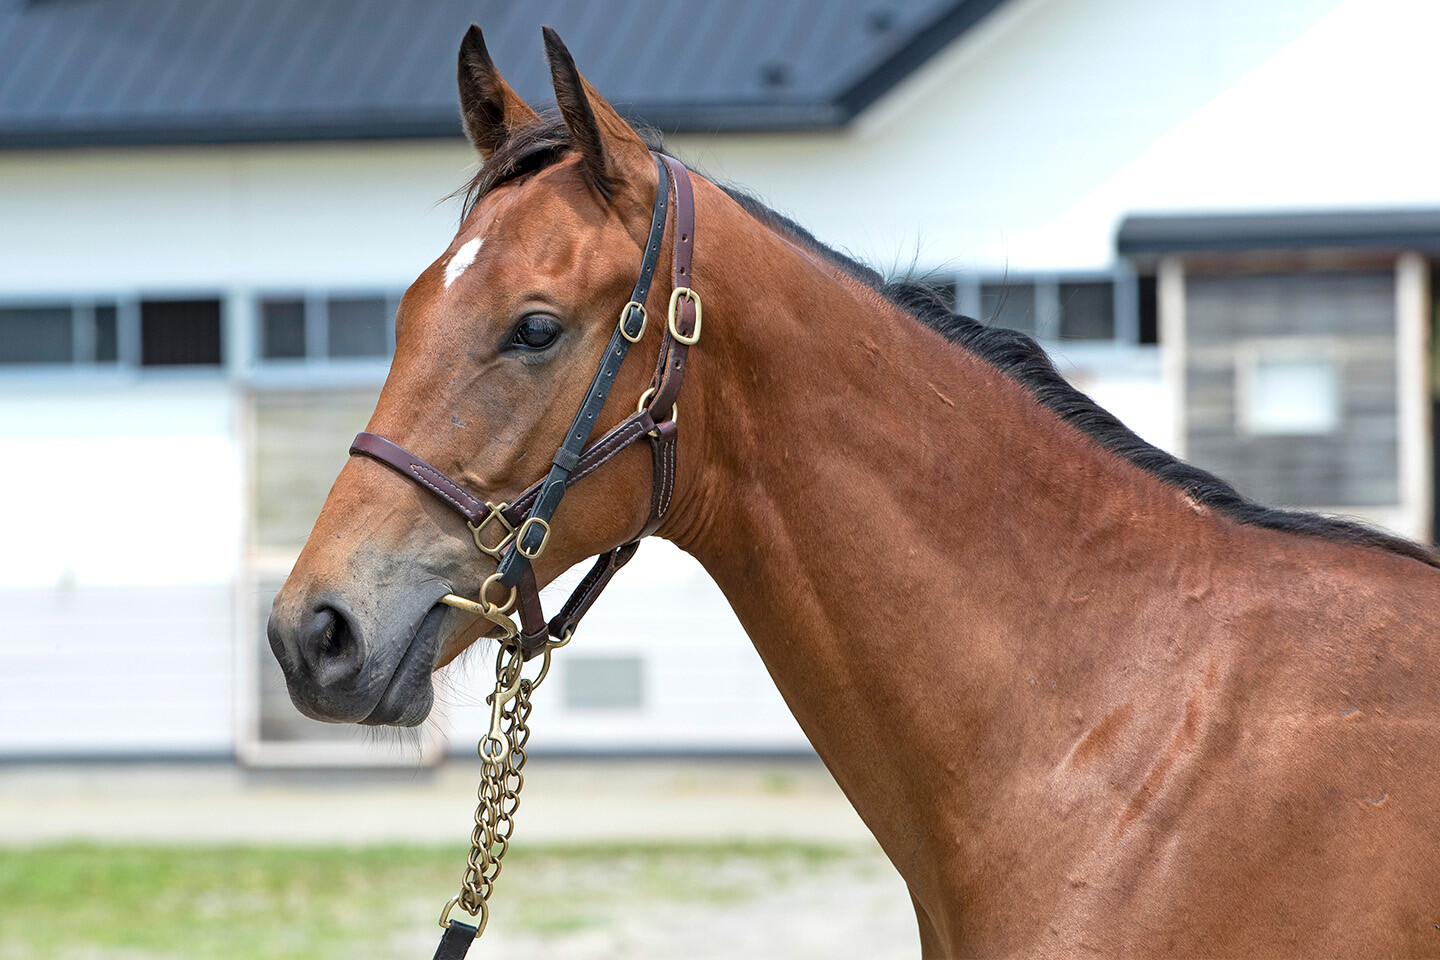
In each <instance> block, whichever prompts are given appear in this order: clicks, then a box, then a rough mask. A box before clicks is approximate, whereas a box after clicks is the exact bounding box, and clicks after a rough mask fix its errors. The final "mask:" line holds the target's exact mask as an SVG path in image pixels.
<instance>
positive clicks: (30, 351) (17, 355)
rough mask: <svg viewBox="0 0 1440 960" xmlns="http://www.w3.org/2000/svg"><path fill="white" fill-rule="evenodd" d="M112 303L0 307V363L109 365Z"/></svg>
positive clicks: (113, 343)
mask: <svg viewBox="0 0 1440 960" xmlns="http://www.w3.org/2000/svg"><path fill="white" fill-rule="evenodd" d="M118 352H119V351H118V336H117V331H116V310H115V305H114V304H113V303H109V304H98V305H93V304H80V303H48V304H17V305H13V306H0V366H6V367H8V366H12V365H14V366H19V365H27V364H75V363H114V362H115V359H116V356H117V354H118Z"/></svg>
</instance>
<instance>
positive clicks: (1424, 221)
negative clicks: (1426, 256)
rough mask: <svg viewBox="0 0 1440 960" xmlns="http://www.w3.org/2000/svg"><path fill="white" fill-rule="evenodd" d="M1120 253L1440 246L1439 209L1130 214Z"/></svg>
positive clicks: (1123, 225) (1118, 244)
mask: <svg viewBox="0 0 1440 960" xmlns="http://www.w3.org/2000/svg"><path fill="white" fill-rule="evenodd" d="M1116 248H1117V249H1118V250H1119V252H1120V254H1121V255H1122V256H1132V257H1144V256H1159V255H1163V254H1167V253H1203V252H1210V251H1227V252H1228V251H1242V250H1257V251H1258V250H1327V249H1329V250H1334V249H1347V250H1366V249H1370V250H1373V249H1383V250H1417V251H1434V250H1440V210H1370V211H1353V212H1326V213H1246V214H1221V215H1209V214H1207V215H1199V216H1164V217H1157V216H1135V217H1127V218H1126V219H1125V221H1124V222H1123V223H1121V224H1120V235H1119V237H1118V238H1117V240H1116Z"/></svg>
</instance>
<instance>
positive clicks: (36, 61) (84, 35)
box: [0, 0, 1440, 764]
mask: <svg viewBox="0 0 1440 960" xmlns="http://www.w3.org/2000/svg"><path fill="white" fill-rule="evenodd" d="M472 20H474V21H477V22H479V23H480V24H481V25H482V26H483V27H484V28H485V31H486V36H487V40H488V43H489V46H490V49H491V51H492V53H493V54H494V56H495V58H496V61H497V63H498V64H499V66H500V69H501V70H502V72H504V73H505V75H506V76H507V78H508V79H509V80H510V82H511V83H512V85H514V86H515V87H516V88H517V89H518V90H519V91H520V93H521V94H522V95H524V96H526V97H527V99H529V100H530V101H531V102H532V103H535V104H537V105H539V104H543V103H544V102H545V101H546V100H547V99H548V98H549V94H548V89H549V87H548V73H547V69H546V66H545V62H544V58H543V55H542V52H541V47H540V39H539V30H538V26H539V24H540V23H541V22H547V23H551V24H552V25H554V26H555V27H556V28H557V29H558V30H559V31H560V33H561V35H562V36H563V37H564V38H565V39H566V41H567V43H568V44H569V45H570V47H571V49H572V51H573V52H574V53H575V55H576V59H577V61H578V63H579V65H580V67H581V69H582V70H583V71H584V72H585V73H586V74H587V76H588V77H589V78H590V79H591V80H592V81H593V82H594V83H595V84H596V85H597V87H599V88H600V89H601V90H602V91H603V92H605V93H606V94H607V95H608V96H609V97H610V98H611V99H612V101H613V102H615V103H616V105H617V106H619V107H621V108H622V109H623V110H625V111H626V112H627V113H628V114H629V115H631V116H633V117H636V118H639V119H643V120H645V121H647V122H650V123H652V124H654V125H656V126H658V127H660V128H661V129H662V130H664V131H666V133H667V135H668V143H669V144H670V146H671V148H672V149H673V150H674V151H675V152H677V153H678V154H679V155H681V156H682V157H684V158H685V159H687V160H688V161H689V162H691V163H692V164H693V165H694V166H696V167H697V168H698V169H699V170H701V171H702V172H704V173H706V174H707V175H709V176H712V177H715V178H718V179H721V180H725V181H733V182H735V183H738V184H743V185H745V186H747V187H748V188H750V189H752V190H754V191H755V192H756V193H757V194H758V195H759V196H760V197H761V198H763V199H764V200H766V201H767V202H769V203H771V204H772V205H773V206H775V207H776V208H777V209H779V210H781V211H782V212H784V213H786V214H789V215H791V216H793V217H794V218H795V219H797V220H798V221H799V222H801V223H802V224H804V225H805V226H807V227H808V228H810V229H811V230H812V231H813V232H814V233H815V234H816V235H817V236H818V237H820V238H821V239H823V240H825V241H827V242H829V243H832V244H834V245H836V246H837V247H839V248H841V249H843V250H846V251H848V252H851V253H853V254H855V255H857V256H859V257H860V258H862V259H865V260H867V261H869V262H871V263H873V264H875V265H876V266H878V267H880V268H882V269H895V270H907V269H913V270H915V271H917V272H919V273H921V274H923V275H924V276H926V277H927V278H928V279H929V280H930V282H933V283H935V284H936V285H937V286H939V287H941V288H942V289H944V290H945V291H946V292H947V293H948V294H949V295H951V296H953V297H954V299H955V302H956V304H957V308H958V309H960V310H961V311H962V312H966V313H969V314H970V315H972V316H977V317H982V318H985V319H987V320H989V321H990V322H994V323H997V324H1004V325H1008V326H1014V327H1018V328H1021V329H1024V330H1027V331H1028V332H1031V333H1032V334H1034V335H1035V336H1037V337H1038V338H1039V339H1041V341H1042V342H1044V343H1045V344H1046V345H1047V346H1048V347H1050V348H1051V350H1052V354H1053V355H1054V356H1055V358H1056V361H1057V364H1058V365H1059V366H1060V367H1061V369H1062V370H1063V371H1064V372H1065V373H1066V374H1067V375H1068V376H1070V377H1071V378H1072V379H1073V380H1074V381H1075V382H1077V383H1078V384H1079V385H1081V386H1082V387H1083V388H1084V389H1087V390H1089V391H1090V392H1091V393H1092V394H1094V395H1095V396H1096V398H1097V399H1098V400H1100V402H1101V403H1103V404H1104V405H1106V406H1108V407H1110V408H1111V409H1113V410H1114V411H1115V412H1116V413H1117V414H1119V415H1120V416H1121V417H1122V418H1123V419H1125V420H1126V421H1127V422H1129V423H1130V424H1131V425H1132V426H1133V427H1134V428H1135V429H1136V430H1137V431H1138V432H1140V433H1141V434H1142V435H1143V436H1145V437H1146V438H1147V439H1150V440H1152V441H1153V442H1155V443H1157V444H1160V445H1162V446H1165V447H1167V448H1170V449H1174V450H1177V451H1179V452H1182V453H1183V454H1184V455H1186V456H1188V457H1189V458H1191V459H1193V460H1195V461H1196V462H1198V463H1200V464H1201V465H1203V466H1207V467H1211V468H1214V469H1217V470H1218V471H1219V472H1221V473H1222V474H1223V475H1225V476H1228V477H1231V478H1233V479H1234V480H1235V481H1236V482H1237V483H1238V484H1239V486H1240V487H1241V489H1242V490H1243V491H1244V492H1246V493H1249V494H1252V495H1254V496H1256V497H1258V498H1261V499H1265V500H1268V501H1271V502H1275V503H1283V504H1292V505H1298V506H1304V507H1313V508H1316V509H1326V510H1338V511H1343V512H1346V513H1351V514H1357V515H1360V516H1363V517H1367V518H1370V519H1372V520H1373V521H1375V522H1377V523H1381V524H1384V525H1386V526H1388V527H1390V528H1392V529H1395V530H1398V531H1400V532H1402V533H1405V534H1408V535H1412V536H1417V537H1422V538H1426V539H1428V538H1430V536H1431V527H1432V519H1431V518H1432V516H1433V512H1434V510H1433V503H1434V497H1435V484H1434V481H1433V474H1434V471H1433V450H1434V443H1433V441H1432V436H1431V422H1432V417H1431V399H1430V396H1431V395H1430V390H1431V387H1430V384H1431V376H1430V367H1431V352H1430V346H1429V344H1430V335H1429V333H1430V328H1431V325H1432V318H1433V316H1434V310H1433V301H1432V297H1431V292H1430V291H1431V288H1432V282H1431V280H1432V269H1433V268H1432V263H1433V262H1434V258H1435V257H1436V256H1437V251H1440V178H1437V177H1435V176H1434V170H1433V160H1432V158H1433V157H1434V156H1435V155H1436V153H1437V151H1436V146H1437V144H1436V140H1437V138H1440V132H1437V130H1436V128H1435V127H1434V125H1433V124H1430V123H1428V122H1426V121H1427V118H1428V116H1429V113H1430V111H1429V109H1428V108H1429V105H1430V104H1429V101H1430V99H1431V96H1430V92H1431V91H1433V90H1434V89H1436V88H1437V79H1440V77H1437V73H1440V65H1437V63H1436V61H1435V59H1434V57H1433V56H1431V51H1430V49H1429V47H1430V45H1431V44H1430V38H1431V37H1433V36H1435V35H1436V32H1437V28H1440V9H1436V8H1435V7H1434V6H1433V5H1431V4H1428V3H1426V2H1424V0H1268V2H1265V3H1254V2H1249V0H1214V2H1206V3H1200V2H1188V0H1187V2H1183V3H1164V4H1156V3H1148V2H1145V0H789V2H786V3H783V4H774V3H765V2H761V0H715V2H711V3H707V4H703V5H693V6H692V5H690V4H680V3H673V2H663V0H630V2H624V3H621V2H611V0H590V2H586V3H580V2H559V0H557V2H544V3H534V4H516V3H510V2H504V0H478V2H469V3H457V2H451V0H433V2H424V3H420V2H413V3H387V2H382V0H355V2H352V3H346V4H310V3H304V4H301V3H288V2H283V0H255V2H252V3H246V4H233V3H229V4H227V3H220V2H214V0H203V2H190V3H175V2H170V0H0V464H3V465H4V469H3V470H0V530H3V539H0V543H3V545H4V547H5V549H4V550H3V551H0V759H24V758H37V757H41V758H56V757H59V758H66V757H69V758H75V757H96V756H103V757H120V756H168V757H237V758H239V759H240V760H242V761H244V762H247V763H253V764H294V763H300V764H313V763H336V764H370V763H374V764H385V763H398V764H413V763H414V762H415V758H416V747H415V744H414V742H413V741H412V740H407V739H405V738H403V737H402V738H385V737H381V738H380V739H378V740H377V739H375V738H374V737H373V736H365V735H362V734H359V733H358V732H357V731H355V730H354V729H353V728H349V727H330V726H326V725H323V724H316V723H312V722H310V721H306V720H303V719H302V718H300V717H299V716H298V714H296V713H295V712H294V711H293V709H292V708H291V707H290V705H289V703H288V699H287V698H286V697H285V695H284V691H283V687H282V686H280V685H279V674H278V668H276V667H275V666H274V664H273V662H272V660H271V658H270V655H269V652H268V648H267V647H266V645H265V643H264V640H263V625H264V619H265V616H266V615H267V612H268V604H269V598H270V597H271V596H272V595H273V593H274V591H275V590H276V589H277V587H278V585H279V583H280V582H281V581H282V580H283V578H284V576H285V573H286V571H287V570H288V569H289V566H290V565H291V564H292V563H293V561H294V559H295V557H296V555H297V554H298V551H299V549H300V547H301V545H302V544H303V542H304V538H305V536H306V534H307V532H308V530H309V526H310V524H311V521H312V520H313V518H314V516H315V514H316V512H317V511H318V509H319V506H320V503H321V501H322V499H323V497H324V494H325V492H326V490H327V489H328V487H329V484H330V482H331V480H332V479H333V477H334V475H335V474H336V473H337V472H338V470H339V468H340V466H341V464H342V463H343V461H344V459H345V450H346V446H347V443H348V440H349V438H350V437H351V436H352V435H353V434H354V432H356V431H357V430H358V429H361V428H363V426H364V424H365V422H366V419H367V416H368V413H369V410H370V408H371V407H372V405H373V403H374V401H375V398H376V396H377V394H378V391H379V389H380V386H381V384H382V382H383V379H384V375H385V371H386V368H387V362H388V357H389V354H390V352H391V350H392V349H393V338H394V333H393V326H392V323H391V320H392V318H393V312H394V309H395V304H396V302H397V300H398V298H399V296H400V294H401V293H402V292H403V291H404V289H405V287H406V286H407V285H408V283H409V282H410V281H411V280H413V278H414V277H415V276H416V275H417V274H418V273H419V272H420V271H421V270H423V269H424V268H425V267H426V266H427V265H428V264H429V263H430V262H431V261H432V260H433V259H434V258H435V257H436V256H438V255H439V254H440V252H441V251H443V250H444V248H445V247H446V245H447V244H448V242H449V239H450V237H451V236H452V234H453V232H454V228H455V221H456V216H457V208H456V206H455V204H454V203H453V202H446V197H447V196H448V195H449V194H450V193H451V191H453V190H454V189H455V188H456V187H457V186H459V185H460V184H462V183H463V182H464V181H465V179H466V178H467V177H468V175H469V173H471V172H472V171H473V169H474V162H475V157H474V155H473V152H472V151H471V149H470V148H469V146H468V144H467V143H466V142H465V141H464V140H463V139H462V138H461V136H460V130H459V125H458V120H457V116H456V105H455V92H454V79H453V77H454V67H453V64H454V55H455V50H456V47H457V45H458V42H459V38H460V36H461V34H462V32H463V30H464V28H465V26H466V25H468V24H469V23H470V22H471V21H472ZM704 256H705V251H704V246H703V239H702V242H701V246H700V248H699V249H698V251H697V263H699V264H702V267H701V269H702V270H703V258H704ZM635 566H636V567H639V568H640V570H639V571H637V572H635V573H633V574H632V573H630V572H629V571H627V575H622V577H621V578H619V580H618V581H617V584H616V585H615V587H613V588H612V590H611V592H610V593H608V594H607V596H606V598H605V600H604V601H603V604H602V606H601V607H599V608H597V611H596V613H595V614H594V615H592V617H591V618H590V619H588V620H587V621H586V625H585V630H584V632H583V634H582V636H581V637H580V638H578V639H577V642H576V644H574V645H573V646H572V647H571V648H569V649H567V651H566V653H565V655H564V656H563V657H560V658H559V659H558V663H557V667H556V674H555V679H553V680H551V681H550V687H548V688H547V689H549V690H550V694H549V696H548V697H546V696H545V695H544V694H543V692H542V695H541V697H539V698H538V702H537V710H536V718H537V719H536V742H537V745H538V747H539V749H542V750H543V749H552V750H567V751H580V752H585V751H773V750H780V751H789V750H798V749H805V741H804V738H803V736H802V735H801V733H800V731H799V729H798V727H796V725H795V724H794V722H793V720H791V719H790V717H789V714H788V712H787V711H786V709H785V706H784V704H783V702H781V700H780V699H779V696H778V694H776V692H775V691H774V689H773V687H772V685H771V683H770V681H769V678H768V676H767V675H766V673H765V670H764V667H763V665H762V664H761V663H760V661H759V659H758V658H757V657H756V656H755V654H754V652H753V650H751V648H750V646H749V644H748V641H747V640H746V639H745V637H744V635H743V633H742V632H741V631H740V629H739V627H738V625H737V624H736V623H735V621H734V619H733V616H731V614H730V613H729V611H728V608H727V607H726V606H725V603H724V600H723V598H721V597H720V596H719V595H718V592H717V591H716V589H715V588H714V586H713V584H711V583H710V582H709V580H708V579H707V578H706V577H705V575H704V573H703V571H701V570H699V568H698V567H697V566H696V565H694V564H693V562H691V561H689V559H688V558H686V557H684V556H683V555H682V554H680V553H679V552H678V551H677V550H675V549H674V548H672V547H670V546H669V545H668V544H664V543H659V542H656V543H652V544H647V545H646V547H645V549H643V550H642V551H641V552H640V555H639V557H638V559H637V560H636V563H635ZM662 577H663V578H665V580H666V581H667V583H668V587H669V588H668V589H667V591H666V595H667V596H668V597H669V598H671V600H670V604H669V606H667V607H665V608H656V607H655V606H654V605H653V604H652V603H650V602H649V599H650V597H651V596H652V594H649V593H646V594H644V597H645V602H641V597H642V593H641V590H640V588H639V586H638V584H639V583H641V582H645V581H648V582H649V583H651V584H653V583H654V582H655V581H656V580H657V579H658V578H662ZM952 641H953V642H963V638H937V642H952ZM487 672H488V663H487V662H486V661H485V660H484V658H479V657H477V658H475V659H473V660H471V661H469V663H468V665H466V666H464V667H462V668H461V669H460V670H457V671H454V672H453V674H452V675H449V676H448V677H447V679H446V680H445V681H444V682H445V684H446V686H447V688H448V689H447V692H446V693H444V694H442V696H441V700H443V701H444V705H443V707H442V708H441V711H440V716H438V717H437V719H436V721H435V722H434V723H432V724H430V725H429V726H428V727H427V728H426V730H425V733H424V735H423V737H422V739H423V743H422V745H421V747H420V752H421V755H422V756H423V757H427V758H435V757H439V756H442V755H444V754H445V753H446V752H447V751H449V750H455V751H468V750H470V749H472V746H471V744H472V743H473V740H474V739H475V737H476V736H477V735H478V733H479V732H480V730H481V728H482V726H483V724H484V715H485V711H484V708H483V706H482V705H481V700H482V698H483V695H484V693H485V691H486V687H487V679H486V674H487Z"/></svg>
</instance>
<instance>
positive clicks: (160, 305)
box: [140, 300, 220, 367]
mask: <svg viewBox="0 0 1440 960" xmlns="http://www.w3.org/2000/svg"><path fill="white" fill-rule="evenodd" d="M219 362H220V301H219V300H148V301H146V302H144V303H141V304H140V363H141V364H143V365H144V366H147V367H156V366H179V365H183V364H218V363H219Z"/></svg>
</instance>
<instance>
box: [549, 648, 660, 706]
mask: <svg viewBox="0 0 1440 960" xmlns="http://www.w3.org/2000/svg"><path fill="white" fill-rule="evenodd" d="M641 681H642V672H641V663H640V658H639V657H583V656H576V657H567V658H566V659H565V706H566V707H568V708H570V709H574V710H638V709H639V708H640V707H641V706H642V704H643V702H644V697H643V693H644V690H643V684H642V682H641Z"/></svg>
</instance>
